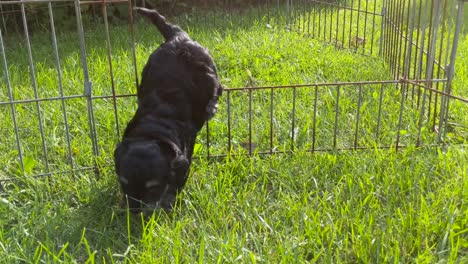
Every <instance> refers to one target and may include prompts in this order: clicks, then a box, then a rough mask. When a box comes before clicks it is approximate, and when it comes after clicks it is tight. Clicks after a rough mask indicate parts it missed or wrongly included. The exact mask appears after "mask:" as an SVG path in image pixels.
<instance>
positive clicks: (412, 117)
mask: <svg viewBox="0 0 468 264" xmlns="http://www.w3.org/2000/svg"><path fill="white" fill-rule="evenodd" d="M247 18H248V19H243V20H238V17H230V19H225V20H223V17H219V16H218V17H216V18H215V19H217V21H218V23H217V24H216V25H218V26H214V25H210V23H208V22H209V21H206V19H203V18H194V19H193V20H192V21H191V23H189V24H184V27H185V28H187V29H188V31H189V32H190V34H191V35H192V36H193V37H194V38H195V39H197V40H198V41H199V42H200V43H202V44H203V45H204V46H206V47H208V48H209V49H210V51H211V53H212V54H213V57H214V59H215V61H216V63H217V67H218V70H219V75H220V77H221V80H222V82H223V84H224V85H225V86H227V87H228V88H234V87H244V86H262V85H266V86H268V85H290V84H300V83H325V82H328V83H330V82H346V81H351V82H352V81H367V80H369V81H370V80H387V79H391V75H390V73H389V70H388V67H387V66H386V65H385V63H383V61H382V60H380V59H375V58H370V57H368V56H361V55H358V54H355V53H353V52H351V51H347V50H337V49H335V48H334V47H333V46H329V45H324V44H323V43H321V42H319V41H316V40H313V39H310V38H308V37H307V36H304V35H300V34H296V33H294V32H290V31H288V30H286V29H285V28H283V27H280V26H275V24H274V23H271V24H268V23H267V21H266V20H265V18H263V19H254V18H252V17H250V16H247ZM135 30H136V31H135V42H136V59H137V68H138V75H140V71H141V69H142V66H143V65H144V63H145V61H146V59H147V56H148V54H149V53H150V52H151V51H152V50H153V49H154V48H156V47H157V45H158V43H160V41H161V37H160V35H159V33H157V32H156V30H155V29H154V28H153V27H152V26H148V24H146V22H144V21H139V22H138V24H137V25H136V26H135ZM85 34H86V48H87V62H88V66H89V76H90V80H91V82H92V84H93V95H95V96H108V95H111V94H112V86H111V77H110V75H109V62H108V60H107V53H106V47H105V35H104V34H103V28H102V27H101V26H96V25H93V24H87V23H86V24H85ZM110 36H111V43H112V63H113V64H112V68H113V74H114V83H115V90H116V93H117V94H129V93H130V94H131V93H135V76H134V70H135V69H134V66H133V62H132V60H133V59H132V53H131V49H130V45H129V43H130V33H129V31H128V26H126V25H114V26H112V27H111V31H110ZM58 39H59V56H60V67H61V70H62V74H63V93H64V95H66V96H75V95H83V93H84V84H83V81H84V80H83V76H84V75H83V71H82V68H81V58H80V49H79V42H78V35H77V34H76V33H73V32H71V33H70V32H65V33H63V32H62V33H60V34H59V36H58ZM463 40H464V41H461V42H460V47H459V54H460V55H459V56H458V58H457V66H456V70H457V73H456V78H455V82H454V91H455V93H457V94H458V95H462V96H465V97H466V95H467V94H468V93H467V90H466V88H467V87H468V82H467V80H466V74H465V71H466V67H465V66H466V65H467V63H466V59H467V56H466V52H467V50H468V44H467V41H466V40H467V38H466V36H464V38H463ZM5 43H6V48H7V52H6V55H7V60H8V63H9V68H8V72H9V74H10V80H11V83H12V90H13V95H14V100H28V99H33V98H34V90H33V88H32V87H31V80H30V75H29V71H28V62H27V51H26V49H25V45H24V40H23V38H22V37H21V36H17V37H11V38H9V39H7V40H6V42H5ZM31 43H32V47H33V50H32V51H33V58H34V61H35V64H34V67H35V73H36V81H37V88H38V94H39V98H50V97H59V96H60V95H61V92H60V89H59V86H58V75H57V71H56V65H55V58H54V54H53V52H54V51H53V49H52V46H51V42H50V39H49V35H47V34H42V35H41V34H34V35H33V36H32V38H31ZM2 70H3V68H2ZM0 79H1V81H0V87H1V89H0V101H1V102H5V101H8V90H7V87H6V82H5V76H4V73H3V72H2V73H0ZM338 89H339V90H340V99H339V105H338V111H339V115H338V122H337V128H336V129H337V134H336V147H337V148H353V147H355V145H354V144H355V135H356V124H357V121H358V120H357V116H358V114H357V113H358V111H357V109H358V93H359V89H361V93H362V94H361V105H360V110H359V118H360V119H359V125H358V130H357V132H358V140H357V147H359V146H366V147H370V148H371V149H370V150H368V151H349V152H341V153H339V152H334V151H331V152H315V153H314V154H310V153H305V151H306V150H310V149H311V148H312V144H313V143H312V137H313V136H314V122H313V115H314V111H315V112H316V122H315V125H316V126H315V130H316V131H315V138H316V142H315V146H314V147H315V149H328V148H333V144H334V142H333V141H334V131H335V127H334V126H335V118H336V107H337V105H336V100H337V99H336V98H337V91H338ZM382 91H383V93H382ZM295 93H296V94H295V97H294V90H292V89H288V90H278V91H275V92H274V94H273V98H274V101H273V102H274V103H273V110H274V118H273V120H271V119H270V118H271V117H270V112H269V111H270V107H271V101H270V99H271V94H270V90H269V89H266V90H264V91H255V92H252V116H253V119H252V132H253V134H252V141H253V142H254V143H255V144H256V149H255V151H268V150H269V147H270V142H269V137H270V126H273V133H274V140H273V147H275V148H276V150H288V149H291V147H292V145H293V143H294V147H295V149H296V150H298V152H296V153H295V154H294V155H273V156H271V157H270V156H269V157H263V158H261V157H259V156H257V155H254V156H253V157H251V158H247V157H243V156H237V157H228V158H226V159H222V160H217V161H215V160H206V159H204V158H201V159H196V160H195V161H194V163H193V167H192V172H191V176H190V178H189V181H188V183H187V187H186V189H185V190H184V191H183V193H182V194H181V196H180V197H179V203H178V205H177V207H176V209H175V210H174V212H172V213H171V214H164V213H155V214H154V215H153V216H152V217H151V218H149V219H148V218H146V219H143V218H141V217H140V216H135V215H129V214H128V213H127V212H126V210H125V209H122V208H119V207H118V201H119V197H120V193H119V189H118V183H117V180H116V177H115V173H114V170H113V168H112V151H113V149H114V144H115V142H117V141H118V140H119V137H118V135H117V133H116V131H117V123H116V122H115V119H116V114H115V113H114V111H113V100H112V99H95V100H93V108H92V110H93V112H92V114H93V115H94V122H95V124H96V135H97V143H98V149H97V151H98V152H99V153H98V155H97V157H94V155H93V148H92V143H91V140H90V131H91V130H90V128H89V124H88V118H89V116H88V115H89V113H88V109H89V108H88V107H87V100H86V98H81V97H80V98H75V99H67V100H65V102H64V105H65V109H66V113H67V121H68V123H67V124H68V131H69V135H70V138H69V140H70V146H68V143H67V141H68V140H67V137H66V126H65V116H64V114H63V104H62V102H61V101H60V100H57V101H47V102H41V103H40V104H39V108H40V114H41V118H42V121H43V127H44V135H45V137H44V140H45V143H46V144H45V146H46V150H47V155H48V159H47V161H48V163H49V171H62V170H69V169H71V168H72V167H73V168H83V167H88V166H93V165H94V162H96V163H97V164H98V165H99V166H100V173H99V175H96V174H95V173H94V172H93V171H92V170H91V171H89V170H88V171H80V172H75V173H58V174H54V175H52V176H49V177H42V178H31V177H22V176H21V175H22V172H21V168H20V164H19V162H18V152H17V146H16V139H15V130H14V126H13V119H12V114H11V108H10V106H9V105H3V106H0V125H1V127H0V131H1V136H2V140H1V145H0V164H1V167H0V178H8V177H15V176H20V179H19V180H16V181H8V182H4V183H2V185H3V186H2V190H1V191H2V193H0V247H1V250H0V260H1V261H0V262H4V263H24V262H26V263H41V262H42V263H61V262H65V263H70V262H76V263H85V262H87V263H186V262H187V263H192V262H196V261H198V262H200V263H202V262H205V263H214V262H217V263H225V262H227V263H231V262H236V261H238V262H242V263H248V262H251V263H257V262H258V263H278V262H291V263H304V262H320V263H356V262H358V263H361V262H362V263H389V262H401V263H410V262H420V263H436V262H444V263H446V262H448V263H464V262H465V261H467V255H468V249H467V248H468V239H467V237H468V236H467V232H468V231H467V220H466V219H468V215H467V212H468V210H467V208H466V204H465V202H464V201H465V200H466V199H467V198H468V197H467V195H466V189H467V188H468V185H467V183H468V181H467V171H468V167H467V163H466V160H467V158H468V157H467V153H466V150H465V148H464V147H463V146H459V147H448V149H447V150H446V151H445V152H442V151H440V150H438V149H436V148H415V147H414V144H415V141H416V136H417V132H418V122H419V118H420V113H419V111H417V109H416V108H415V107H414V106H413V105H414V104H415V103H414V102H412V101H411V100H408V101H405V104H404V105H403V107H404V110H405V112H404V114H403V115H402V126H401V127H400V136H401V139H400V143H401V144H405V145H408V146H409V147H408V148H407V149H404V150H400V151H399V152H395V151H394V150H379V149H373V147H377V146H379V145H390V146H391V145H392V144H394V143H395V140H396V133H397V127H396V126H397V124H398V119H399V109H400V107H401V105H400V98H401V94H400V91H399V89H395V85H394V84H388V85H383V86H381V85H380V84H379V85H374V84H372V85H371V84H367V85H362V86H361V88H359V85H351V86H341V87H340V88H338V87H337V86H336V85H332V86H328V87H320V88H318V90H317V95H318V97H317V100H316V101H317V107H316V108H314V101H315V100H314V99H315V95H316V93H315V87H314V86H312V87H304V88H297V89H296V91H295ZM381 95H382V102H383V104H382V113H381V120H380V127H379V135H376V132H377V122H378V120H377V113H378V111H379V100H380V97H381ZM293 100H295V115H294V120H295V129H294V130H292V123H291V121H292V119H293V114H292V109H293V103H292V102H293ZM451 107H452V108H451V112H450V113H451V114H450V118H451V121H453V122H452V125H450V127H449V136H450V137H451V138H452V139H455V142H458V143H463V142H466V131H467V130H466V127H467V126H468V120H467V119H466V118H467V117H466V114H465V113H466V108H467V106H466V104H460V103H456V102H453V103H452V105H451ZM117 108H118V112H117V117H118V120H119V122H118V124H119V131H120V132H121V131H122V130H123V128H124V127H125V124H126V122H127V121H128V120H129V118H130V117H131V116H132V115H133V113H134V110H135V108H136V102H135V99H134V98H120V99H117ZM230 111H231V112H230V118H231V133H232V135H231V136H232V138H231V143H232V147H233V148H234V150H233V151H234V152H235V153H238V152H244V153H245V152H246V150H245V149H242V147H240V146H241V145H242V144H243V143H244V144H245V142H247V141H248V140H249V137H248V134H249V133H248V132H249V116H248V111H249V93H248V92H242V91H240V92H232V93H231V95H230ZM15 114H16V121H17V123H18V133H19V137H20V140H21V148H22V150H23V153H24V155H23V156H22V157H23V163H24V164H23V165H24V170H25V174H26V175H31V174H37V173H43V172H47V168H46V165H45V164H46V163H45V156H44V153H43V150H42V147H43V146H42V138H41V133H40V131H39V124H38V112H37V105H36V104H35V103H27V104H16V105H15ZM227 119H228V112H227V93H225V94H224V95H223V97H222V101H221V105H220V112H219V113H218V114H217V115H216V117H215V118H214V120H213V121H212V122H211V123H210V136H211V137H210V154H215V155H216V154H225V153H227V152H228V151H229V150H228V148H227V146H228V143H229V142H228V138H227V133H228V128H227ZM464 127H465V128H464ZM291 131H292V132H293V133H292V134H293V135H294V141H292V135H291ZM421 137H422V142H424V143H428V142H435V141H434V140H435V133H433V132H432V131H431V130H430V129H429V126H423V127H422V133H421ZM198 144H199V145H197V155H198V156H201V157H203V156H206V154H207V150H208V149H207V147H206V145H205V144H206V130H203V131H202V132H201V133H200V136H199V138H198ZM255 151H254V152H255ZM70 154H71V157H72V158H73V159H72V162H70Z"/></svg>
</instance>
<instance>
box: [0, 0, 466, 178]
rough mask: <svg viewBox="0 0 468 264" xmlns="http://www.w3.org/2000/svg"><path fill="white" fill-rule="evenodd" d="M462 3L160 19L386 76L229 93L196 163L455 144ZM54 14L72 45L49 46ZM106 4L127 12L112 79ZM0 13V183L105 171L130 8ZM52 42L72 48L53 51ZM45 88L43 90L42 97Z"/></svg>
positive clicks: (281, 8)
mask: <svg viewBox="0 0 468 264" xmlns="http://www.w3.org/2000/svg"><path fill="white" fill-rule="evenodd" d="M462 2H463V1H458V3H456V2H452V1H449V0H435V1H420V0H383V1H380V0H379V1H377V0H370V1H363V0H349V1H316V0H298V1H292V0H275V1H273V0H271V1H270V0H259V1H250V2H249V3H250V4H248V5H246V6H244V7H239V6H235V5H234V4H233V1H221V2H220V1H218V2H217V3H216V5H213V6H210V8H209V9H208V10H205V9H203V8H201V9H199V10H197V11H196V12H199V13H198V15H194V11H193V10H192V11H191V12H192V13H189V14H178V15H177V16H175V17H174V18H172V19H173V21H175V22H176V23H179V24H181V25H191V24H194V25H201V26H207V25H210V26H212V27H213V28H216V30H223V29H227V28H232V27H242V26H248V25H251V24H254V23H258V21H262V22H264V23H266V24H267V25H275V26H277V27H278V28H286V30H288V31H292V32H297V34H301V35H303V36H304V37H305V38H313V39H318V40H321V41H323V42H326V43H328V44H325V45H332V46H334V47H336V48H337V49H345V50H350V51H353V52H355V53H357V54H361V56H362V57H363V58H365V59H369V60H373V59H379V58H381V59H383V60H384V61H385V62H386V65H388V67H389V69H390V72H391V76H393V78H389V79H388V80H371V81H369V80H367V81H364V80H362V81H357V82H356V81H354V82H346V81H334V82H328V83H327V82H325V83H297V84H289V85H282V86H255V85H249V86H248V87H237V88H235V87H231V88H229V89H227V90H226V92H225V94H224V95H223V97H222V101H221V108H220V111H219V113H218V114H217V115H216V118H215V120H214V121H211V122H209V123H208V124H207V126H206V127H205V128H204V129H203V130H202V131H201V133H200V136H199V140H198V142H199V144H197V145H196V150H195V153H196V155H197V156H198V157H207V158H215V157H225V156H227V155H254V154H275V153H294V152H295V151H309V152H319V151H338V150H360V149H375V148H385V149H396V150H398V149H400V148H404V147H407V146H439V145H440V144H441V143H445V144H450V143H457V141H449V140H448V139H447V137H446V135H447V133H448V131H449V132H450V131H453V130H456V129H460V128H453V126H452V125H451V123H450V122H449V119H450V117H449V116H450V114H451V108H450V107H449V106H450V104H453V103H457V104H459V106H462V107H467V106H468V100H466V99H464V98H462V97H459V96H456V95H453V94H452V88H451V84H452V80H453V75H454V63H455V54H456V50H457V43H458V38H459V35H460V27H461V18H462V14H463V4H462ZM96 3H99V4H100V5H101V12H102V20H99V21H97V22H96V21H91V22H89V21H88V22H86V20H84V19H83V18H82V7H83V6H84V5H90V4H96ZM33 4H34V5H35V7H36V8H42V9H45V10H47V13H48V18H49V22H48V25H47V27H46V28H45V29H44V30H43V31H40V32H45V33H47V34H48V35H49V36H50V44H51V45H50V47H49V49H48V50H47V51H45V53H47V54H46V55H47V56H48V58H49V59H48V60H49V61H48V63H50V65H53V67H45V68H46V69H47V71H48V74H46V75H45V76H47V77H43V76H44V75H41V76H40V79H39V75H38V74H37V68H41V71H44V67H43V65H42V64H41V63H42V62H39V63H38V62H36V61H35V59H34V58H35V56H42V55H40V54H39V55H38V54H37V53H38V52H39V51H38V50H39V49H36V48H37V45H34V43H31V34H38V33H31V32H30V30H29V29H28V25H29V24H30V23H32V22H30V21H28V19H27V17H28V10H29V9H27V8H26V7H27V6H28V5H33ZM58 4H62V5H63V6H68V7H70V5H71V7H72V8H73V10H74V12H73V15H72V16H71V17H73V20H74V21H76V23H75V28H76V30H75V32H74V34H73V37H74V39H73V40H63V38H58V37H57V35H58V28H59V27H60V25H58V24H57V22H56V21H55V20H54V14H55V13H54V10H55V9H54V8H60V7H61V6H57V5H58ZM108 4H119V5H122V6H124V7H126V9H127V10H129V12H128V15H127V18H128V30H127V31H126V32H124V33H121V34H123V35H124V37H125V38H126V39H127V42H126V43H127V45H124V46H123V47H120V46H119V49H124V50H126V51H128V52H127V53H126V54H127V57H125V58H124V60H127V61H130V63H127V64H125V65H126V66H125V67H126V69H123V70H122V69H120V70H122V71H123V72H125V73H126V74H124V75H122V74H119V75H116V74H115V71H116V67H120V66H119V63H116V62H115V61H116V60H117V58H115V57H114V54H113V44H114V43H113V42H112V38H111V33H110V29H109V28H110V27H112V25H110V24H109V21H108V10H107V5H108ZM6 5H15V6H17V7H19V9H11V8H10V9H9V10H14V11H15V12H19V13H20V14H21V18H22V24H23V30H22V31H23V32H22V34H20V35H17V34H16V35H15V34H13V35H12V34H8V35H6V34H5V29H6V28H7V27H6V26H5V25H3V29H2V31H0V54H1V55H0V60H1V62H2V68H3V69H2V73H0V80H1V81H0V87H1V93H0V116H1V121H0V124H1V126H2V128H1V136H2V144H1V146H0V150H1V151H0V152H1V154H0V160H1V161H2V162H3V163H4V164H2V167H3V168H2V169H1V170H0V181H5V180H11V179H15V178H18V177H24V176H34V177H40V176H47V175H51V174H57V173H59V174H63V173H64V174H67V173H73V172H76V171H80V170H95V171H96V172H99V168H100V167H101V166H108V165H110V164H109V162H110V160H111V158H110V157H111V154H112V150H113V146H114V144H115V142H116V141H117V140H119V138H120V136H121V131H122V129H123V128H124V126H125V124H126V122H127V121H128V118H129V116H130V114H131V111H132V109H134V107H133V108H132V106H134V105H135V95H134V93H133V92H129V91H131V90H132V89H129V88H128V87H129V86H132V87H136V85H137V84H138V78H139V77H138V76H139V68H138V63H137V60H138V58H137V53H136V45H137V44H135V43H136V41H135V39H136V38H137V37H138V35H137V34H136V33H135V30H134V23H135V21H134V18H133V14H132V12H131V10H132V9H131V7H132V6H133V5H134V3H133V2H132V1H130V0H128V1H127V0H113V1H78V0H22V1H8V2H2V3H1V4H0V6H6ZM202 7H203V6H202ZM2 10H3V9H2ZM9 12H12V11H9ZM247 13H248V14H249V15H245V14H247ZM243 15H244V16H243ZM239 17H243V18H244V19H241V20H239ZM2 18H3V17H2ZM233 21H236V22H235V23H234V22H233ZM94 23H102V26H103V32H101V34H100V35H101V36H102V39H101V41H95V40H92V39H91V37H87V35H86V29H87V28H92V27H95V26H96V25H95V24H94ZM0 28H1V27H0ZM40 34H42V33H40ZM61 40H63V41H68V42H69V43H73V44H74V46H73V45H72V46H73V47H72V48H70V50H66V51H64V50H61V46H60V41H61ZM18 42H20V43H24V45H22V44H21V45H20V44H18ZM41 45H44V44H43V43H42V44H41ZM20 46H21V47H20ZM97 47H101V48H104V50H105V56H104V57H100V59H101V60H102V59H104V60H106V63H105V64H106V65H107V71H106V72H107V74H106V75H105V76H102V75H94V74H93V71H94V69H93V67H94V65H92V63H90V62H89V61H90V58H92V57H93V56H94V54H93V53H95V52H96V48H97ZM114 48H115V46H114ZM16 49H22V50H23V51H24V52H25V53H24V54H23V53H21V55H22V56H24V57H23V60H24V59H25V60H26V62H25V63H23V64H21V63H18V61H17V60H19V59H18V57H17V56H16V55H12V54H13V53H15V51H16ZM15 54H16V53H15ZM47 56H46V57H47ZM64 60H72V61H73V60H76V61H75V62H74V64H72V65H75V67H79V68H80V69H81V71H80V74H78V76H76V75H70V69H68V68H63V61H64ZM93 61H95V60H94V59H93ZM46 63H47V62H46ZM25 65H27V69H26V68H24V66H25ZM128 65H131V66H130V67H127V66H128ZM25 71H27V72H28V73H29V76H30V80H29V81H26V83H27V84H25V80H24V79H22V77H18V76H23V75H18V74H16V72H23V73H24V72H25ZM45 79H47V80H45ZM101 82H105V83H106V84H105V85H103V86H104V87H106V89H102V90H99V89H96V85H95V84H96V83H101ZM77 83H79V84H80V85H76V84H77ZM47 85H49V86H52V87H54V88H53V89H50V88H49V89H47V92H46V91H45V90H44V87H45V86H47ZM77 86H79V87H77ZM51 91H53V92H51ZM125 91H127V92H125ZM133 91H134V89H133ZM84 124H86V125H84ZM84 126H85V127H84ZM461 129H463V128H461ZM465 132H466V131H464V132H463V133H465ZM458 142H460V141H458Z"/></svg>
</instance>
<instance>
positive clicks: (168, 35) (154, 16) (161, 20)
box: [133, 7, 185, 41]
mask: <svg viewBox="0 0 468 264" xmlns="http://www.w3.org/2000/svg"><path fill="white" fill-rule="evenodd" d="M133 9H134V10H136V11H137V12H138V13H140V14H141V15H144V16H146V17H147V18H149V19H150V20H151V22H153V24H154V25H155V26H156V27H157V28H158V30H159V32H161V34H162V35H163V37H164V38H165V39H166V41H168V40H170V39H172V38H173V37H175V36H176V35H178V34H185V32H184V31H183V30H182V29H181V28H180V27H178V26H176V25H173V24H171V23H168V22H167V21H166V18H165V17H164V16H162V15H161V14H159V12H158V11H157V10H156V9H147V8H143V7H135V8H133Z"/></svg>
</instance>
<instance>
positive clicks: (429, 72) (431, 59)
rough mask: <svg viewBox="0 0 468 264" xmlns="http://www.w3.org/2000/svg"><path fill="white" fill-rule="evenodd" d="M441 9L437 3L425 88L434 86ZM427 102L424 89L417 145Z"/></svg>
mask: <svg viewBox="0 0 468 264" xmlns="http://www.w3.org/2000/svg"><path fill="white" fill-rule="evenodd" d="M439 9H440V1H439V0H438V1H436V5H435V7H434V13H435V15H434V17H433V19H434V21H432V22H431V26H432V27H431V36H430V39H429V43H428V47H430V50H429V52H428V55H427V62H426V63H427V65H426V81H425V86H426V87H428V88H430V87H431V84H432V81H431V79H432V75H433V69H434V57H435V49H436V41H437V33H438V27H439V17H440V16H439ZM431 94H432V93H431ZM430 99H431V98H429V105H430V104H431V101H430ZM425 101H426V89H424V97H423V103H422V109H421V116H420V119H419V127H418V140H417V142H418V143H417V144H418V145H419V142H420V138H421V128H422V122H423V118H424V111H425V108H424V104H425ZM430 115H431V112H430V108H429V109H428V118H429V119H430Z"/></svg>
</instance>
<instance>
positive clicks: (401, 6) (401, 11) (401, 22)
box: [395, 0, 409, 88]
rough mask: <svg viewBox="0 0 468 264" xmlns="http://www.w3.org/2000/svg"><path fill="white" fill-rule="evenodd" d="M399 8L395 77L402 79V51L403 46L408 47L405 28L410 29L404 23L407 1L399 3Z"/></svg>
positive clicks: (403, 0)
mask: <svg viewBox="0 0 468 264" xmlns="http://www.w3.org/2000/svg"><path fill="white" fill-rule="evenodd" d="M398 6H399V8H398V22H399V29H398V31H399V33H398V38H397V41H398V42H397V49H398V52H397V56H396V67H397V68H396V75H395V76H396V77H397V78H400V77H401V76H400V67H402V65H401V64H402V62H401V55H402V49H404V48H403V46H405V47H406V45H403V43H404V38H403V37H404V34H403V28H404V27H406V28H407V29H408V27H407V26H405V25H404V22H405V17H404V14H405V12H404V8H405V6H406V0H402V1H400V3H399V5H398ZM408 10H409V9H408ZM407 32H408V31H407ZM406 36H407V35H406ZM405 52H406V51H405ZM404 86H406V84H405V85H404ZM404 86H402V88H403V87H404Z"/></svg>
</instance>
